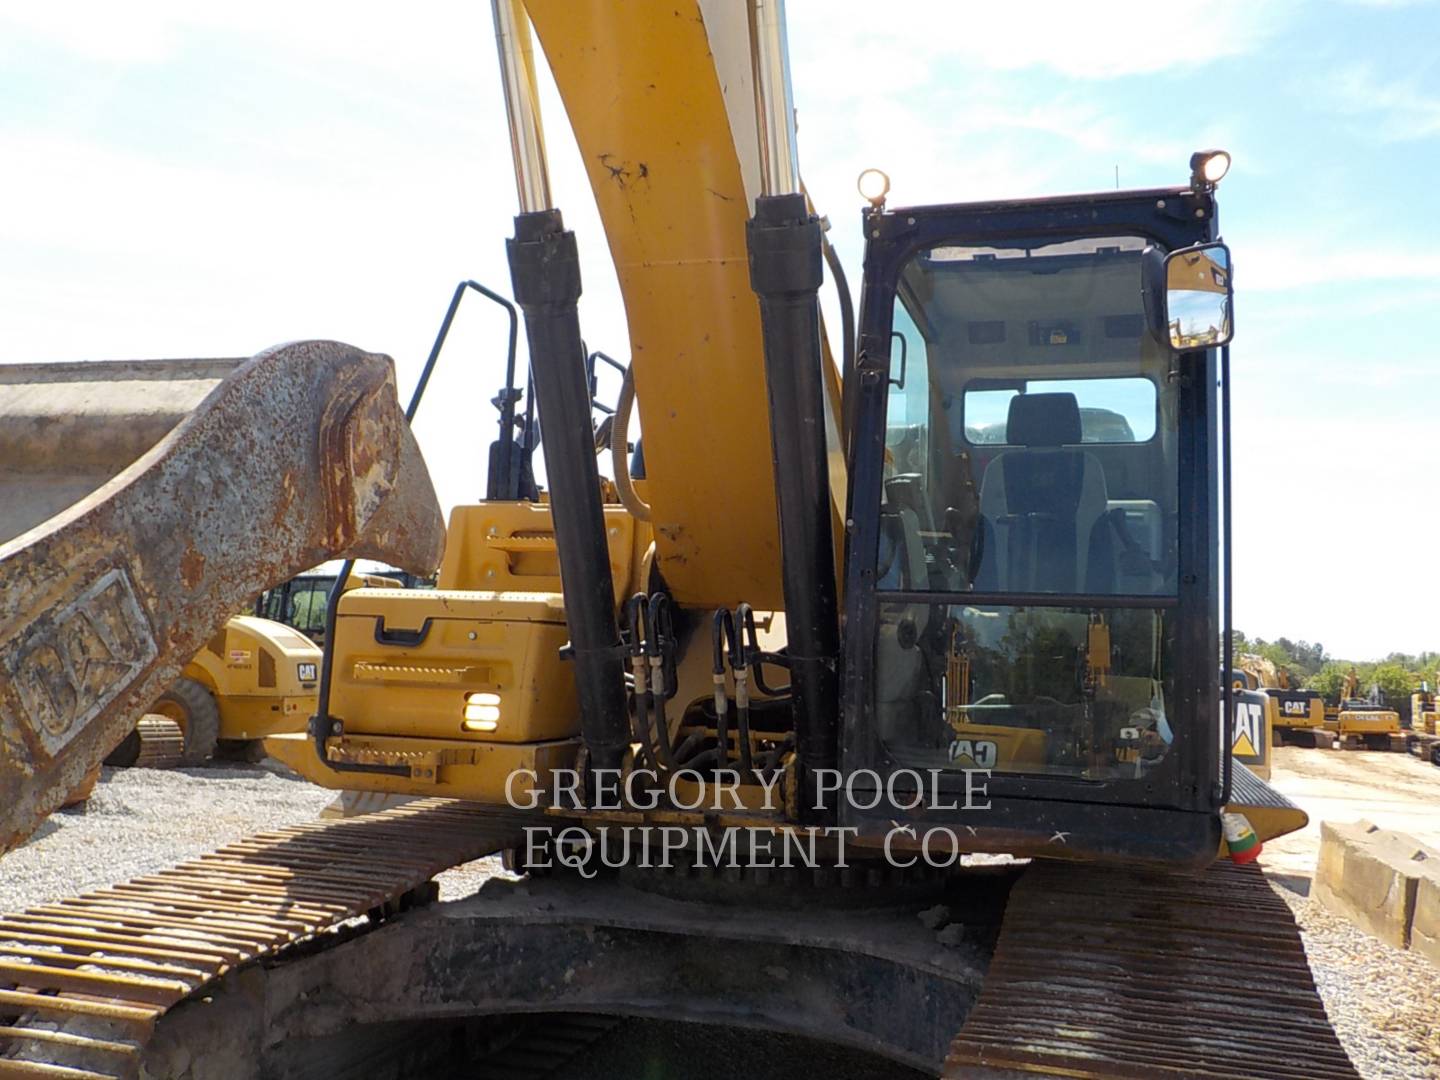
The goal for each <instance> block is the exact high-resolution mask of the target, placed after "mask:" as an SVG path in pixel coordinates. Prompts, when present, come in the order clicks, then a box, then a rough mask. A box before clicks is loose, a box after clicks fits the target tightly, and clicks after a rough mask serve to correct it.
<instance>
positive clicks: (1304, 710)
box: [1236, 653, 1329, 746]
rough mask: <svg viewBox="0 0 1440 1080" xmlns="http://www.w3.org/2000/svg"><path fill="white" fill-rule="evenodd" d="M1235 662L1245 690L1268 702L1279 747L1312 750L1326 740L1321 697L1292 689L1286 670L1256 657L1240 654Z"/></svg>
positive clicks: (1257, 655) (1261, 657)
mask: <svg viewBox="0 0 1440 1080" xmlns="http://www.w3.org/2000/svg"><path fill="white" fill-rule="evenodd" d="M1236 661H1237V664H1238V670H1239V674H1240V675H1241V677H1242V678H1243V679H1244V681H1245V684H1246V688H1247V689H1249V690H1257V691H1259V692H1260V693H1262V694H1264V695H1265V696H1266V698H1268V699H1269V704H1268V706H1267V708H1268V709H1269V711H1270V714H1271V725H1272V727H1273V728H1274V731H1275V738H1276V739H1277V740H1278V741H1279V742H1280V743H1281V745H1284V744H1285V743H1287V742H1289V743H1295V744H1299V745H1306V746H1316V745H1318V744H1319V743H1320V742H1322V741H1325V740H1327V739H1328V738H1329V735H1328V734H1327V732H1326V730H1325V697H1324V695H1323V694H1321V693H1319V692H1318V691H1314V690H1305V689H1302V688H1300V687H1296V686H1292V685H1291V677H1290V670H1289V669H1288V668H1286V667H1283V666H1281V665H1279V664H1276V663H1275V662H1274V661H1273V660H1270V659H1268V658H1267V657H1264V656H1260V655H1259V654H1258V653H1241V654H1240V655H1239V656H1238V657H1237V658H1236Z"/></svg>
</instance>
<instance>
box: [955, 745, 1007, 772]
mask: <svg viewBox="0 0 1440 1080" xmlns="http://www.w3.org/2000/svg"><path fill="white" fill-rule="evenodd" d="M949 757H950V762H951V764H954V763H956V762H958V761H961V760H962V759H963V760H968V761H971V762H974V764H975V767H976V768H978V769H993V768H994V767H995V762H996V761H998V760H999V757H1000V751H999V748H998V747H997V746H996V745H995V744H994V743H993V742H990V741H989V740H988V739H955V740H953V741H952V742H951V743H950V750H949Z"/></svg>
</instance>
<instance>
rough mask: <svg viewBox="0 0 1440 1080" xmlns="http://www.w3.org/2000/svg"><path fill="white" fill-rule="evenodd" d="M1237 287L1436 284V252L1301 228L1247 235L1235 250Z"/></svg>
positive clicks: (1439, 269)
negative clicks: (1325, 236)
mask: <svg viewBox="0 0 1440 1080" xmlns="http://www.w3.org/2000/svg"><path fill="white" fill-rule="evenodd" d="M1235 263H1236V279H1235V280H1236V286H1237V288H1239V287H1243V288H1244V289H1246V290H1254V291H1284V292H1293V291H1294V290H1296V289H1303V288H1308V287H1312V286H1320V285H1335V284H1347V283H1348V284H1361V283H1374V282H1407V283H1410V284H1417V283H1426V282H1429V283H1440V252H1437V251H1417V250H1407V249H1403V248H1391V247H1372V246H1347V245H1346V244H1345V243H1343V242H1340V243H1329V242H1326V241H1324V240H1320V239H1317V238H1315V237H1314V236H1312V235H1307V234H1305V233H1297V234H1295V237H1294V238H1292V239H1290V240H1286V241H1281V240H1268V241H1267V240H1260V241H1256V240H1250V241H1247V242H1246V244H1245V246H1244V249H1243V251H1240V252H1237V253H1236V256H1235Z"/></svg>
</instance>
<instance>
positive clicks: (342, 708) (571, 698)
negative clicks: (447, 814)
mask: <svg viewBox="0 0 1440 1080" xmlns="http://www.w3.org/2000/svg"><path fill="white" fill-rule="evenodd" d="M606 524H607V527H608V532H609V537H610V569H611V573H612V575H613V577H614V580H615V583H616V601H617V603H618V602H619V600H620V598H621V597H622V596H624V595H627V594H628V590H629V588H630V587H631V584H632V582H633V580H634V579H635V578H636V576H637V574H639V573H640V567H641V563H642V561H643V556H644V554H645V552H646V551H648V549H649V547H650V530H649V528H648V527H647V526H646V525H645V524H644V523H643V522H637V521H636V520H635V519H634V518H633V517H631V516H630V515H629V514H628V513H627V512H625V511H624V510H623V509H622V508H620V507H618V506H616V507H611V508H608V509H607V510H606ZM567 639H568V634H567V632H566V628H565V607H564V601H563V599H562V597H561V595H560V571H559V564H558V560H557V556H556V551H555V534H554V530H553V527H552V524H551V519H550V509H549V506H548V505H547V504H545V503H524V502H494V503H479V504H474V505H469V506H459V507H456V508H455V510H454V511H453V512H452V514H451V517H450V525H449V532H448V542H447V544H446V549H445V560H444V562H443V563H442V564H441V567H440V574H439V577H438V578H437V581H436V588H435V589H412V590H407V589H389V588H380V589H376V588H355V589H351V590H350V591H348V592H346V594H345V595H344V597H343V598H342V599H341V601H340V608H339V614H338V618H337V620H336V624H335V672H334V676H333V680H334V681H333V683H332V687H331V698H330V714H331V715H332V716H333V717H335V718H336V719H337V720H339V721H340V722H341V723H342V724H343V726H344V731H343V735H340V736H336V737H334V738H332V739H330V740H329V744H328V746H327V752H328V754H329V756H330V757H331V758H332V759H333V760H335V761H342V762H343V761H349V762H352V763H358V764H372V765H403V766H406V767H408V768H409V769H410V774H411V775H410V777H409V778H408V779H407V778H405V777H398V776H388V775H383V774H375V773H370V774H356V773H347V774H340V773H337V772H335V771H334V770H331V769H328V768H326V767H325V765H324V764H322V763H321V762H320V761H319V760H318V758H317V757H316V754H315V749H314V745H313V743H311V741H310V739H309V738H308V736H307V735H305V734H303V733H299V734H295V735H292V736H290V737H284V738H277V739H271V740H269V741H267V744H266V749H267V750H268V751H269V752H270V753H271V754H273V755H274V756H275V757H277V758H279V759H280V760H282V761H284V762H286V763H287V764H289V765H290V766H291V767H292V768H294V769H296V770H297V771H299V772H301V773H302V774H304V775H305V776H307V777H308V778H309V779H311V780H314V781H315V782H316V783H320V784H324V785H326V786H330V787H362V788H364V789H366V790H377V791H388V792H399V793H410V794H432V795H433V794H442V795H452V796H456V797H460V798H467V799H477V800H480V801H485V802H503V801H504V800H505V791H504V782H505V778H506V777H507V776H508V775H509V774H510V773H511V772H513V771H515V770H517V769H538V770H541V771H542V772H543V771H548V770H549V769H551V768H556V767H561V766H570V765H573V764H574V761H575V755H576V752H577V751H578V749H579V738H578V736H579V730H580V728H579V725H580V719H579V717H580V710H579V703H578V701H577V698H576V691H575V681H574V678H573V676H572V675H571V672H570V670H569V667H568V665H567V664H566V663H565V662H564V661H563V660H562V659H561V656H560V651H561V648H562V647H563V646H564V644H565V642H566V641H567Z"/></svg>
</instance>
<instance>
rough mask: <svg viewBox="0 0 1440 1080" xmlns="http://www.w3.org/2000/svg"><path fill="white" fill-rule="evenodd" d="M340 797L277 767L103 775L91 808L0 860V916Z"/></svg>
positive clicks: (305, 814)
mask: <svg viewBox="0 0 1440 1080" xmlns="http://www.w3.org/2000/svg"><path fill="white" fill-rule="evenodd" d="M332 798H334V793H333V792H329V791H325V790H323V789H321V788H318V787H315V786H313V785H311V784H308V783H306V782H305V781H303V780H301V779H300V778H299V777H298V776H296V775H295V774H294V773H292V772H290V771H289V770H288V769H285V768H284V767H283V766H281V765H278V764H276V763H274V762H269V761H267V762H264V763H263V764H260V765H242V764H232V763H220V762H216V763H213V764H210V765H206V766H204V767H203V768H195V769H108V768H107V769H103V770H102V771H101V776H100V783H98V784H96V785H95V792H94V794H93V795H91V797H90V799H89V800H88V802H86V804H85V805H84V807H83V808H82V807H76V808H73V809H70V810H61V811H58V812H57V813H55V814H52V815H51V816H50V818H49V819H48V820H47V821H45V822H44V824H42V825H41V826H40V828H39V830H37V832H36V834H35V835H34V836H32V837H31V838H30V841H29V842H28V843H27V844H25V845H24V846H23V847H20V848H17V849H16V850H14V851H12V852H10V853H9V854H7V855H5V856H3V857H0V911H14V910H16V909H18V908H22V907H28V906H30V905H33V904H41V903H45V902H47V901H51V900H57V899H59V898H61V897H64V896H73V895H74V894H76V893H82V892H86V891H88V890H90V889H98V888H102V887H104V886H106V885H113V884H115V883H117V882H120V881H125V880H128V879H129V878H133V877H137V876H139V875H141V874H149V873H153V872H154V871H157V870H163V869H165V867H167V866H172V865H174V864H175V863H177V862H182V861H184V860H185V859H191V858H194V857H195V856H196V855H201V854H204V853H205V852H207V851H210V850H211V849H213V848H217V847H219V846H220V845H222V844H227V843H230V842H231V841H234V840H239V839H240V838H241V837H243V836H247V835H249V834H250V833H256V832H263V831H265V830H267V829H276V828H280V827H281V826H284V825H293V824H295V823H296V822H298V821H306V820H308V819H311V818H313V817H315V815H316V814H318V813H319V812H320V808H321V807H323V806H324V805H325V804H326V803H328V802H329V801H330V800H331V799H332Z"/></svg>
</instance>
